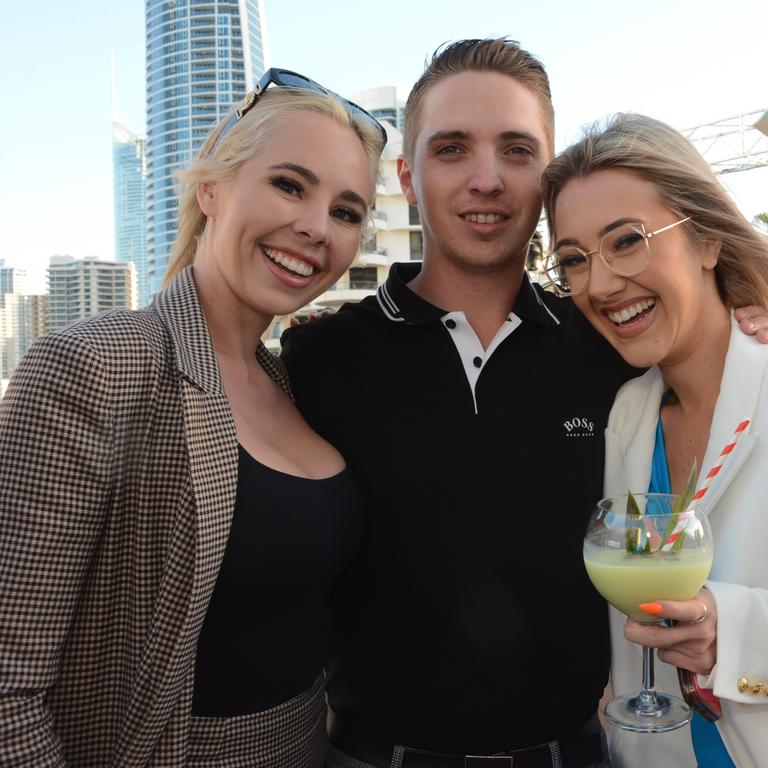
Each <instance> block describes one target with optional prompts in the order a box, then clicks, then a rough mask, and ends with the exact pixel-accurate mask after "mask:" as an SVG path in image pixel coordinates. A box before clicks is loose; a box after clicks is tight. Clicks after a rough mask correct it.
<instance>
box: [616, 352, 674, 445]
mask: <svg viewBox="0 0 768 768" xmlns="http://www.w3.org/2000/svg"><path fill="white" fill-rule="evenodd" d="M663 392H664V380H663V379H662V377H661V372H660V371H659V369H658V368H657V367H656V366H654V367H653V368H649V369H648V370H647V371H646V372H645V373H643V374H642V375H641V376H637V377H635V378H634V379H630V380H629V381H626V382H625V383H624V384H622V385H621V387H620V389H619V391H618V392H617V393H616V399H615V400H614V401H613V407H612V408H611V413H610V416H609V417H608V428H609V429H610V430H611V431H613V432H616V433H620V432H622V431H624V430H626V429H633V428H635V427H636V425H637V424H638V423H639V422H640V421H641V420H642V419H643V417H644V416H645V415H646V411H647V410H648V409H649V408H651V409H653V410H654V411H655V412H656V413H657V414H658V409H659V403H660V402H661V396H662V394H663Z"/></svg>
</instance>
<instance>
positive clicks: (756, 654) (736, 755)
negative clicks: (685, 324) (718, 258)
mask: <svg viewBox="0 0 768 768" xmlns="http://www.w3.org/2000/svg"><path fill="white" fill-rule="evenodd" d="M766 371H768V346H766V345H762V344H759V343H758V342H757V341H756V340H755V339H754V338H752V337H750V336H746V335H744V334H743V333H742V332H741V331H740V330H739V328H738V326H737V325H736V323H735V322H734V321H733V320H732V328H731V339H730V343H729V347H728V354H727V356H726V359H725V369H724V371H723V378H722V381H721V384H720V394H719V396H718V399H717V404H716V406H715V411H714V415H713V417H712V426H711V428H710V433H709V440H708V442H707V449H706V453H705V456H704V462H703V466H702V467H701V474H700V475H699V484H698V486H700V485H701V482H702V480H703V477H704V475H705V474H706V473H707V472H708V471H709V469H710V468H711V467H713V466H714V465H715V464H716V463H717V460H718V456H719V454H720V451H721V450H722V448H723V446H724V445H725V444H726V443H728V442H730V440H731V438H732V435H733V431H734V430H735V429H736V427H737V426H738V424H739V423H740V422H741V421H742V420H743V419H745V418H749V419H751V420H752V423H751V424H750V427H749V429H748V431H747V432H746V433H745V434H744V435H743V436H742V437H741V439H740V440H739V442H738V444H737V447H736V449H735V450H734V452H733V453H732V454H731V455H730V456H729V457H728V459H727V460H726V462H725V464H724V466H723V469H722V471H721V472H720V474H719V475H718V476H717V477H716V479H715V480H714V481H713V483H712V485H711V486H710V489H709V491H708V493H707V495H706V496H705V497H704V499H703V500H702V503H701V505H700V509H702V511H704V512H705V513H706V514H708V515H709V521H710V524H711V526H712V535H713V538H714V543H715V558H714V564H713V566H712V571H711V573H710V580H709V581H708V582H707V587H708V588H709V589H710V590H711V592H712V594H713V595H714V598H715V601H716V603H717V613H718V623H717V664H716V665H715V668H714V669H713V671H712V674H711V675H710V676H709V677H708V678H706V679H705V680H703V681H702V682H703V684H704V685H705V686H706V687H711V688H714V692H715V695H716V696H719V697H720V702H721V704H722V709H723V717H722V718H721V719H720V720H719V721H718V723H717V727H718V730H719V731H720V735H721V736H722V738H723V742H724V743H725V746H726V747H727V749H728V752H729V753H730V755H731V758H732V759H733V761H734V763H735V764H736V766H737V767H738V768H765V767H766V766H768V691H767V690H766V688H765V686H768V377H767V376H766ZM665 389H666V387H665V385H664V382H663V380H662V378H661V373H660V371H659V369H658V368H655V367H654V368H651V369H650V370H648V371H647V372H646V373H645V374H644V375H643V376H641V377H639V378H637V379H633V380H632V381H628V382H627V383H626V384H625V385H624V386H623V387H622V388H621V389H620V390H619V393H618V394H617V396H616V401H615V403H614V405H613V409H612V410H611V414H610V417H609V419H608V428H607V429H606V433H605V451H606V459H605V493H606V495H607V496H611V495H618V494H624V493H626V492H627V490H631V491H634V492H637V493H642V492H644V491H647V490H648V483H649V482H650V477H651V458H652V455H653V446H654V441H655V439H656V424H657V421H658V418H659V407H660V403H661V398H662V395H663V394H664V391H665ZM761 434H762V435H765V437H762V438H761ZM610 623H611V644H612V656H613V658H612V665H611V678H612V681H613V688H614V693H615V694H623V693H629V692H633V691H638V690H639V689H640V682H641V664H642V654H641V649H640V647H639V646H637V645H635V644H634V643H630V642H628V641H627V640H625V639H624V632H623V629H624V623H625V617H624V616H623V615H622V614H620V613H619V612H618V611H616V610H615V609H613V608H611V618H610ZM742 678H746V679H747V680H748V681H749V683H750V684H751V685H753V686H754V685H756V684H758V683H762V684H763V686H764V687H763V688H762V690H760V691H759V692H757V693H752V692H750V691H749V690H746V691H743V692H740V691H739V687H738V683H739V680H740V679H742ZM656 684H657V685H656V687H657V689H659V690H668V691H670V692H672V693H675V694H676V695H678V696H679V695H680V688H679V686H678V682H677V674H676V672H675V669H674V667H671V666H669V665H667V664H664V663H662V662H660V661H658V660H657V663H656ZM611 751H612V759H613V763H612V764H613V765H614V766H616V767H617V768H646V766H647V768H660V767H662V766H664V767H666V766H674V768H687V767H688V766H691V768H695V766H696V759H695V757H694V754H693V749H692V747H691V739H690V729H689V728H687V727H686V728H682V729H680V730H678V731H673V732H672V733H667V734H647V735H646V734H630V733H628V732H620V731H618V729H616V728H614V729H613V733H612V736H611Z"/></svg>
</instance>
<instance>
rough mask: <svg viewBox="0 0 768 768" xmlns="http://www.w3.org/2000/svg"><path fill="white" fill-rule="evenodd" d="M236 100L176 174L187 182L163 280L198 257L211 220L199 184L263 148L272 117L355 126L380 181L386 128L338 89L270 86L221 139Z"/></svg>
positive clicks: (223, 175) (220, 177)
mask: <svg viewBox="0 0 768 768" xmlns="http://www.w3.org/2000/svg"><path fill="white" fill-rule="evenodd" d="M237 106H238V105H235V106H234V107H233V108H232V109H231V110H230V111H229V113H228V114H227V115H226V117H224V119H223V120H222V121H221V122H220V123H219V124H218V125H217V126H216V127H215V128H214V129H213V131H211V133H210V134H209V135H208V137H207V138H206V140H205V141H204V142H203V146H202V148H201V149H200V153H199V155H198V157H197V158H196V159H195V160H194V161H192V163H191V164H190V165H189V166H188V167H187V168H186V169H184V170H183V171H179V172H178V173H177V174H176V175H177V177H178V178H179V179H180V181H181V185H182V187H181V202H180V204H179V231H178V234H177V235H176V240H175V242H174V244H173V248H172V249H171V254H170V257H169V259H168V269H167V270H166V273H165V277H164V279H163V284H164V285H167V284H168V282H169V281H170V280H171V279H172V278H173V277H174V276H175V275H176V274H177V273H178V272H180V271H181V270H182V269H184V268H185V267H187V266H189V265H190V264H192V263H193V262H194V260H195V255H196V253H197V246H198V242H199V239H200V236H201V235H202V234H203V231H204V229H205V222H206V216H205V214H204V213H203V212H202V211H201V210H200V205H199V204H198V202H197V193H196V188H197V184H198V183H200V182H221V181H226V180H227V179H231V178H232V177H233V176H234V175H235V174H236V173H237V170H238V169H239V168H240V166H241V165H242V164H243V163H245V162H247V161H248V160H250V159H251V158H252V157H254V156H255V155H256V154H257V153H258V151H259V149H260V147H261V146H262V144H263V143H264V142H265V141H266V140H267V139H268V137H269V131H270V127H271V125H272V123H273V122H274V121H275V119H276V118H278V117H281V116H283V115H285V114H288V113H295V114H296V115H297V117H298V116H299V115H300V114H301V113H302V112H305V113H306V112H310V113H315V114H321V115H325V116H326V117H330V118H332V119H333V120H335V121H336V122H338V123H339V124H340V125H343V126H349V127H350V128H352V129H353V130H354V131H355V133H356V134H357V136H358V137H359V139H360V143H361V144H362V145H363V149H364V150H365V153H366V155H367V156H368V159H369V161H370V164H371V171H372V178H373V180H374V181H373V182H372V185H373V184H375V179H376V170H377V168H378V162H379V157H380V155H381V153H382V151H383V149H384V140H383V138H382V136H381V133H380V132H379V130H378V129H377V128H376V126H375V125H373V123H372V122H371V121H369V120H366V119H364V118H363V117H360V116H358V115H356V114H354V113H353V112H352V111H351V110H350V109H349V107H348V106H347V105H346V104H345V103H344V101H343V100H342V99H340V98H339V97H337V96H335V95H334V94H330V93H323V92H322V91H313V90H309V89H303V88H302V89H299V88H282V87H281V88H270V89H269V90H267V91H264V92H263V93H262V94H261V96H260V97H259V101H258V103H257V104H256V105H255V106H254V107H253V108H252V109H251V110H250V111H249V112H248V113H247V114H246V115H244V116H243V118H242V119H240V120H238V121H237V122H236V123H235V124H234V125H233V126H232V127H231V128H230V129H229V131H227V132H226V133H224V135H223V136H221V139H220V140H219V137H220V135H221V134H222V132H223V131H224V126H225V125H227V123H228V122H229V119H230V118H231V117H232V115H233V114H234V112H235V110H236V109H237ZM371 192H373V186H372V187H371Z"/></svg>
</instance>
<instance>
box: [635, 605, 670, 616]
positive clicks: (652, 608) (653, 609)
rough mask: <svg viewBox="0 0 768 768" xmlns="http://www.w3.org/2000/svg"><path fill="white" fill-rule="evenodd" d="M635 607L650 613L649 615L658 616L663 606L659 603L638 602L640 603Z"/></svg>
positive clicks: (662, 610)
mask: <svg viewBox="0 0 768 768" xmlns="http://www.w3.org/2000/svg"><path fill="white" fill-rule="evenodd" d="M637 607H638V608H639V609H640V610H641V611H645V612H646V613H650V614H651V616H658V615H659V614H660V613H663V612H664V608H663V606H662V605H661V603H640V605H638V606H637Z"/></svg>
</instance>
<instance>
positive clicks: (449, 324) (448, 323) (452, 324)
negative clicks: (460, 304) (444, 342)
mask: <svg viewBox="0 0 768 768" xmlns="http://www.w3.org/2000/svg"><path fill="white" fill-rule="evenodd" d="M445 327H446V328H447V329H448V330H449V331H452V330H453V329H454V328H455V327H456V321H455V320H453V319H452V318H450V317H449V318H448V319H447V320H446V321H445Z"/></svg>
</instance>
